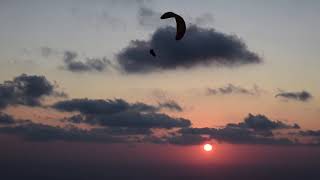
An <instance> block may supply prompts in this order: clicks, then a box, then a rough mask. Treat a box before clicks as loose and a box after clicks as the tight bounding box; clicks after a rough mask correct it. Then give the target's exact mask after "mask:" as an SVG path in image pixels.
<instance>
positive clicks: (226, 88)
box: [207, 84, 261, 96]
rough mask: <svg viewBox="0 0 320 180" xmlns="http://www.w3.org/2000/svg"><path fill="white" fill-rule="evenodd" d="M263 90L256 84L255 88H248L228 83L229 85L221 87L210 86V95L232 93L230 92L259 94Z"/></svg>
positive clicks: (208, 90)
mask: <svg viewBox="0 0 320 180" xmlns="http://www.w3.org/2000/svg"><path fill="white" fill-rule="evenodd" d="M260 93H261V90H260V88H259V87H258V86H256V85H255V86H254V87H253V89H246V88H243V87H241V86H236V85H233V84H228V85H227V86H224V87H220V88H208V89H207V94H208V95H230V94H244V95H252V96H253V95H259V94H260Z"/></svg>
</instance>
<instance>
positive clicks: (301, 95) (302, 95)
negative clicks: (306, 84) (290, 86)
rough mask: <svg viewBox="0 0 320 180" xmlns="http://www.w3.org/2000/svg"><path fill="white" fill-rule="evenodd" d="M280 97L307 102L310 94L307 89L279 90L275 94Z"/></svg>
mask: <svg viewBox="0 0 320 180" xmlns="http://www.w3.org/2000/svg"><path fill="white" fill-rule="evenodd" d="M275 97H276V98H277V97H281V98H284V99H288V100H296V101H301V102H307V101H309V100H310V99H312V95H311V94H310V93H309V92H307V91H301V92H285V91H283V92H280V93H278V94H277V95H276V96H275Z"/></svg>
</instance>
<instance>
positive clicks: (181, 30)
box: [161, 12, 186, 40]
mask: <svg viewBox="0 0 320 180" xmlns="http://www.w3.org/2000/svg"><path fill="white" fill-rule="evenodd" d="M168 18H175V20H176V24H177V34H176V40H181V39H182V38H183V36H184V34H185V33H186V23H185V21H184V20H183V18H182V17H181V16H179V15H177V14H175V13H173V12H166V13H164V14H163V15H162V16H161V19H168Z"/></svg>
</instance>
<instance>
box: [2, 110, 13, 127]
mask: <svg viewBox="0 0 320 180" xmlns="http://www.w3.org/2000/svg"><path fill="white" fill-rule="evenodd" d="M14 123H15V120H14V118H13V117H12V116H10V115H8V114H4V113H2V112H0V125H3V124H4V125H8V124H14Z"/></svg>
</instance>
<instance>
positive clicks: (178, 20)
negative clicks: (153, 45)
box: [150, 12, 186, 57]
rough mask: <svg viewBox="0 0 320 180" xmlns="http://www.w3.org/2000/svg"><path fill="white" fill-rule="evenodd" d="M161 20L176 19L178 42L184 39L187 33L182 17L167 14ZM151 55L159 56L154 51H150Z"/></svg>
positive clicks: (170, 13) (171, 13)
mask: <svg viewBox="0 0 320 180" xmlns="http://www.w3.org/2000/svg"><path fill="white" fill-rule="evenodd" d="M160 18H161V19H168V18H175V20H176V24H177V33H176V40H177V41H179V40H181V39H182V38H183V36H184V34H185V33H186V23H185V21H184V20H183V18H182V17H181V16H179V15H178V14H175V13H173V12H166V13H164V14H163V15H162V16H161V17H160ZM150 54H151V55H152V56H153V57H156V56H157V55H156V53H155V51H154V50H153V49H150Z"/></svg>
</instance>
